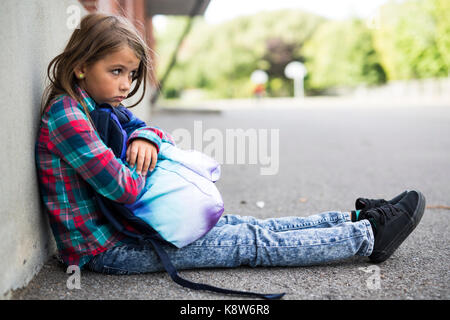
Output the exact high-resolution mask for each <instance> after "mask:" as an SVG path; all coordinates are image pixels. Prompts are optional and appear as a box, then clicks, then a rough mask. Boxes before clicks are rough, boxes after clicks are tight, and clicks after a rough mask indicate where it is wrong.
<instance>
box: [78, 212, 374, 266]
mask: <svg viewBox="0 0 450 320" xmlns="http://www.w3.org/2000/svg"><path fill="white" fill-rule="evenodd" d="M373 244H374V237H373V233H372V227H371V225H370V223H369V221H368V220H361V221H358V222H351V221H350V214H349V213H348V212H336V211H330V212H323V213H320V214H316V215H311V216H308V217H283V218H271V219H265V220H262V219H256V218H254V217H241V216H238V215H225V216H223V217H221V218H220V220H219V221H218V223H217V225H216V226H215V227H214V228H213V229H211V231H210V232H208V233H207V234H206V235H205V236H203V237H202V238H200V239H198V240H197V241H194V242H193V243H191V244H189V245H188V246H186V247H183V248H181V249H178V248H175V247H170V246H164V248H165V250H166V251H167V254H168V255H169V257H170V259H171V260H172V263H173V264H174V266H175V267H176V268H177V269H179V270H182V269H194V268H216V267H217V268H224V267H230V268H231V267H238V266H243V265H246V266H251V267H256V266H262V267H271V266H290V267H292V266H308V265H314V264H320V263H325V262H330V261H335V260H340V259H345V258H349V257H352V256H355V255H360V256H369V255H370V254H371V252H372V249H373ZM87 268H88V269H90V270H92V271H95V272H102V273H107V274H138V273H147V272H155V271H163V270H164V268H163V266H162V264H161V262H160V261H159V258H158V256H157V255H156V253H155V252H154V250H153V248H152V246H151V245H150V244H138V243H135V242H133V241H129V243H128V244H126V245H121V246H117V247H114V248H111V249H109V250H107V251H105V252H103V253H101V254H99V255H97V256H95V257H94V258H92V259H91V261H90V262H89V263H88V265H87Z"/></svg>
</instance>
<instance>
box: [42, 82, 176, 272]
mask: <svg viewBox="0 0 450 320" xmlns="http://www.w3.org/2000/svg"><path fill="white" fill-rule="evenodd" d="M76 90H78V92H79V93H80V94H81V96H82V97H83V101H84V102H85V103H86V105H87V107H88V110H89V112H91V111H92V110H94V109H95V108H96V106H97V104H96V103H95V101H94V100H93V99H92V98H90V97H89V95H88V94H87V92H86V91H85V90H83V89H81V88H80V87H78V86H77V87H76ZM131 115H132V114H131ZM143 125H144V126H143ZM125 131H126V132H127V135H128V140H127V146H128V144H129V143H130V142H131V141H132V140H133V139H136V138H144V139H147V140H149V141H150V142H152V143H154V144H155V145H156V146H157V149H158V152H159V147H160V145H161V142H162V141H164V140H166V141H168V142H171V143H173V144H174V142H173V139H172V137H171V136H170V135H169V134H167V133H165V132H164V131H163V130H161V129H160V128H158V127H149V126H146V125H145V123H143V122H142V121H141V120H139V119H138V118H136V117H135V116H134V115H132V118H131V120H130V123H129V124H128V125H127V127H126V128H125ZM35 152H36V166H37V173H38V179H39V187H40V193H41V197H42V199H43V202H44V205H45V208H46V211H47V212H48V214H49V221H50V226H51V229H52V232H53V235H54V237H55V240H56V244H57V246H58V251H59V254H60V258H61V259H62V261H63V262H64V263H65V264H66V265H78V266H80V267H82V266H83V265H85V264H86V263H87V262H88V261H89V260H90V259H91V258H92V257H93V256H95V255H97V254H99V253H101V252H103V251H105V250H108V249H109V248H112V247H114V246H117V245H119V244H122V242H121V240H122V239H123V235H122V234H120V233H118V232H117V231H116V230H115V229H114V228H113V226H112V225H111V224H109V223H108V222H107V221H106V220H105V218H104V217H103V216H102V214H101V212H100V211H99V209H98V208H97V206H96V203H95V200H94V198H93V194H92V191H91V190H92V189H91V188H89V187H88V184H89V185H91V186H92V187H93V188H94V190H96V191H97V192H99V193H100V194H102V195H103V196H105V197H106V198H109V199H111V200H113V201H116V202H119V203H133V202H135V201H136V199H137V198H138V196H139V194H140V192H141V191H142V190H143V188H144V185H145V180H144V179H145V178H143V177H142V176H140V175H138V174H137V173H136V172H135V170H134V169H130V168H129V167H128V166H127V164H126V163H124V162H122V160H120V159H119V158H116V157H115V155H114V153H113V151H112V150H111V149H109V148H108V147H107V146H106V145H105V144H104V143H103V141H102V140H101V139H100V137H99V135H98V134H97V132H96V131H95V129H94V127H93V126H92V125H91V123H90V121H89V119H88V118H87V116H86V114H85V111H84V108H83V107H82V106H81V104H79V103H78V102H77V101H76V100H75V99H73V98H71V97H70V96H69V95H60V96H58V97H56V98H55V99H53V101H52V102H51V103H50V105H49V106H47V109H46V111H45V113H44V115H43V116H42V119H41V124H40V128H39V134H38V138H37V142H36V149H35ZM126 227H127V228H128V229H130V230H132V227H131V226H129V225H128V226H127V225H126Z"/></svg>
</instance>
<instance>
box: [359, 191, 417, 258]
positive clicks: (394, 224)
mask: <svg viewBox="0 0 450 320" xmlns="http://www.w3.org/2000/svg"><path fill="white" fill-rule="evenodd" d="M424 211H425V197H424V196H423V194H422V193H420V192H419V191H409V192H408V193H407V195H406V196H404V197H403V198H402V199H401V200H400V201H399V202H398V203H396V204H394V205H392V204H390V203H388V204H384V205H382V206H380V207H376V208H372V209H369V210H364V211H362V212H361V213H360V217H359V218H360V219H359V220H361V219H368V220H369V221H370V224H371V225H372V229H373V233H374V236H375V243H374V248H373V251H372V254H371V255H370V256H369V259H370V261H372V262H374V263H380V262H383V261H385V260H386V259H387V258H389V257H390V256H391V255H392V254H393V253H394V251H395V250H396V249H397V248H398V247H399V246H400V245H401V244H402V242H403V241H404V240H405V239H406V238H407V237H408V235H409V234H410V233H411V232H412V231H413V230H414V228H415V227H416V226H417V225H418V224H419V222H420V219H421V218H422V216H423V213H424Z"/></svg>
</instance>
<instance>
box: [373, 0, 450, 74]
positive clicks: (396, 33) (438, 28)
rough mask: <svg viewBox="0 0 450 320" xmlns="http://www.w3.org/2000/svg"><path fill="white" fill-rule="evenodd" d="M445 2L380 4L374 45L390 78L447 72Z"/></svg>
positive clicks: (449, 24) (449, 23)
mask: <svg viewBox="0 0 450 320" xmlns="http://www.w3.org/2000/svg"><path fill="white" fill-rule="evenodd" d="M448 3H449V2H448V0H427V1H421V0H410V1H406V2H403V3H396V2H390V3H388V4H386V5H384V6H383V7H382V8H381V10H380V17H379V19H380V20H379V25H378V28H377V29H375V30H374V38H375V47H376V50H377V51H378V52H379V53H380V57H381V60H382V65H383V67H384V69H385V70H386V72H387V75H388V78H389V79H390V80H398V79H413V78H428V77H440V76H447V75H448V70H449V68H448V67H449V53H448V52H449V49H450V46H449V40H450V38H449V31H450V30H449V28H450V16H449V15H450V13H449V12H450V11H449V4H448ZM445 9H446V10H445Z"/></svg>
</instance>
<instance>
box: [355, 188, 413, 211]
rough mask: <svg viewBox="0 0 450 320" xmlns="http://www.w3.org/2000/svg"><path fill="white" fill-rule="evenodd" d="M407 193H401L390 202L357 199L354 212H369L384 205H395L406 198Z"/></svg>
mask: <svg viewBox="0 0 450 320" xmlns="http://www.w3.org/2000/svg"><path fill="white" fill-rule="evenodd" d="M407 193H408V191H403V192H402V193H400V194H399V195H398V196H396V197H394V198H392V199H391V200H384V199H367V198H358V199H356V201H355V208H356V210H369V209H372V208H376V207H380V206H382V205H384V204H396V203H397V202H399V201H400V200H401V199H402V198H403V197H404V196H406V194H407Z"/></svg>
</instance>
